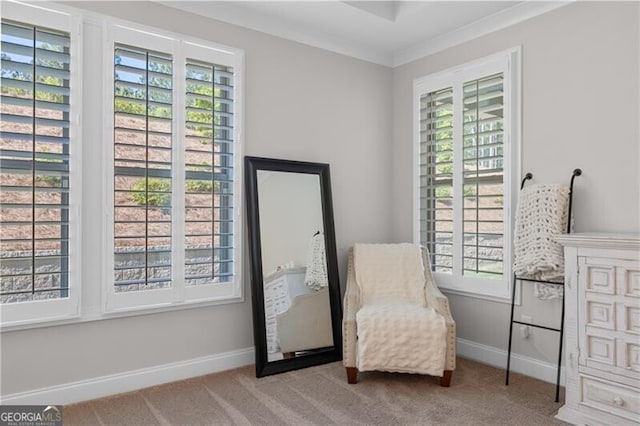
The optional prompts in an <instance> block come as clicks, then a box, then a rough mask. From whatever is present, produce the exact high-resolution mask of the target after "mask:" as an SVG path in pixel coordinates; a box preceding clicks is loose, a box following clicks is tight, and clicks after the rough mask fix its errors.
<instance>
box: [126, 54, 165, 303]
mask: <svg viewBox="0 0 640 426" xmlns="http://www.w3.org/2000/svg"><path fill="white" fill-rule="evenodd" d="M114 60H115V64H114V65H115V75H114V125H115V128H114V240H115V241H114V255H115V263H114V274H115V276H114V278H115V290H116V292H127V291H139V290H147V289H159V288H168V287H171V278H172V269H171V252H172V250H171V242H172V241H171V240H172V236H171V235H172V231H171V206H172V197H171V195H172V111H173V107H172V102H173V99H172V76H173V63H172V58H171V56H170V55H167V54H163V53H158V52H152V51H149V50H146V49H140V48H136V47H131V46H125V45H120V44H116V47H115V55H114Z"/></svg>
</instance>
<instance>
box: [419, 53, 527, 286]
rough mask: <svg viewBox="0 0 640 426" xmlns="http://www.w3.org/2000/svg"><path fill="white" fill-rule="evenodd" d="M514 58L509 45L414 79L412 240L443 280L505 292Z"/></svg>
mask: <svg viewBox="0 0 640 426" xmlns="http://www.w3.org/2000/svg"><path fill="white" fill-rule="evenodd" d="M518 64H519V51H518V50H517V49H514V50H511V51H508V52H505V53H501V54H497V55H494V56H491V57H488V58H485V59H483V60H478V61H476V62H473V63H470V64H466V65H463V66H461V67H458V68H455V69H452V70H450V71H445V72H442V73H438V74H436V75H433V76H427V77H423V78H421V79H418V80H416V81H415V83H414V93H415V105H416V115H415V117H416V123H415V126H416V127H415V128H416V143H417V149H416V151H415V152H416V156H417V158H416V160H415V164H416V168H415V170H416V176H415V182H416V189H415V194H416V210H415V216H414V217H415V221H414V233H415V240H416V242H419V243H420V244H422V245H424V246H426V247H427V248H428V249H429V252H430V255H431V257H430V260H431V267H432V269H433V271H434V273H435V274H436V276H437V278H436V279H438V283H439V285H441V286H442V287H444V288H449V289H452V290H459V291H462V292H466V293H475V294H481V295H485V296H496V297H502V298H506V297H508V296H509V288H510V287H509V285H508V282H509V278H508V277H509V276H510V271H511V265H510V257H511V229H512V227H513V212H514V211H515V208H514V207H515V206H514V200H515V199H516V197H515V196H514V195H513V191H514V188H517V184H516V185H514V184H513V182H514V181H515V180H517V166H518V153H517V152H518V150H517V148H518V110H519V93H518V90H519V85H518V81H519V74H518Z"/></svg>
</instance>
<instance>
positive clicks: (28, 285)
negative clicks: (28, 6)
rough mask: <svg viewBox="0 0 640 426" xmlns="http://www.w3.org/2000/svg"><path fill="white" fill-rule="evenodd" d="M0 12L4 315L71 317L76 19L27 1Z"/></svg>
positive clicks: (0, 286) (0, 292) (0, 284)
mask: <svg viewBox="0 0 640 426" xmlns="http://www.w3.org/2000/svg"><path fill="white" fill-rule="evenodd" d="M3 12H4V14H3V16H4V17H7V18H3V19H2V26H1V33H2V36H1V37H2V46H1V59H0V64H1V78H2V85H1V95H0V305H2V308H0V309H2V320H3V322H22V321H30V320H34V319H37V318H43V317H58V316H67V315H71V314H73V313H74V312H75V309H76V307H77V300H78V298H77V296H78V293H77V288H76V287H74V286H73V285H72V278H71V277H72V273H71V272H72V271H71V262H70V254H71V252H72V251H73V250H72V248H71V245H72V243H73V241H72V238H73V236H72V235H71V234H72V229H73V227H74V226H75V223H72V220H73V219H72V218H71V215H70V209H71V207H72V204H73V203H72V199H71V194H72V192H73V194H76V191H79V189H78V188H77V187H75V186H74V183H72V182H73V180H72V168H73V167H72V155H75V147H76V146H77V144H79V141H78V140H77V139H76V138H75V132H73V131H72V129H73V127H74V126H76V125H77V123H75V122H74V121H75V120H73V119H72V116H71V110H72V108H73V107H72V103H73V102H74V101H73V99H74V97H75V96H76V95H75V94H74V93H75V90H74V91H73V93H72V87H73V86H74V85H75V84H76V82H75V80H74V81H72V61H75V60H76V59H75V57H73V58H72V50H73V49H72V38H71V33H70V28H71V19H70V17H69V16H64V15H60V14H56V15H54V16H52V15H50V14H49V13H47V11H46V10H44V9H43V10H39V11H37V12H34V13H25V10H24V6H21V5H13V4H12V5H7V8H6V9H5V10H4V11H3ZM9 17H15V18H16V19H15V20H14V19H8V18H9ZM21 18H26V19H24V20H23V19H21ZM45 23H46V24H48V25H46V26H45V25H42V24H45ZM73 43H75V41H74V42H73ZM74 159H75V157H74ZM29 302H38V303H33V304H30V303H29Z"/></svg>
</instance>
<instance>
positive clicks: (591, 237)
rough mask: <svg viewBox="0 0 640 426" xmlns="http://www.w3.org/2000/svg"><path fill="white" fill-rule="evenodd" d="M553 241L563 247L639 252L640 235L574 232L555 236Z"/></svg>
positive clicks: (634, 233) (632, 233)
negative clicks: (602, 248)
mask: <svg viewBox="0 0 640 426" xmlns="http://www.w3.org/2000/svg"><path fill="white" fill-rule="evenodd" d="M554 239H555V240H556V241H557V242H559V243H560V244H562V245H565V246H574V247H611V248H623V249H636V250H640V233H638V232H576V233H573V234H563V235H557V236H555V237H554Z"/></svg>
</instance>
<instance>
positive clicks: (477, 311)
mask: <svg viewBox="0 0 640 426" xmlns="http://www.w3.org/2000/svg"><path fill="white" fill-rule="evenodd" d="M639 8H640V5H639V4H638V3H637V2H626V3H623V2H619V3H613V2H606V3H604V2H603V3H597V2H579V3H574V4H571V5H569V6H565V7H562V8H560V9H557V10H555V11H553V12H550V13H547V14H544V15H541V16H538V17H536V18H533V19H530V20H527V21H524V22H522V23H520V24H518V25H515V26H512V27H509V28H506V29H504V30H501V31H498V32H495V33H492V34H489V35H486V36H484V37H480V38H478V39H475V40H472V41H470V42H467V43H464V44H462V45H459V46H456V47H453V48H450V49H447V50H445V51H442V52H439V53H437V54H434V55H432V56H429V57H426V58H422V59H419V60H416V61H414V62H411V63H409V64H406V65H403V66H400V67H397V68H395V69H394V74H393V93H394V106H393V111H394V114H393V135H394V137H393V141H394V142H393V143H394V146H393V190H392V194H393V195H392V197H393V198H392V199H393V213H392V217H393V222H392V226H393V236H394V240H395V241H411V239H412V229H411V228H412V216H411V214H412V193H411V191H412V189H411V188H412V186H411V185H412V177H411V166H410V165H411V164H412V162H411V161H412V158H411V156H412V133H411V132H412V117H413V114H412V91H413V80H414V79H415V78H418V77H421V76H425V75H428V74H430V73H433V72H437V71H441V70H445V69H447V68H450V67H453V66H456V65H459V64H463V63H465V62H468V61H471V60H473V59H476V58H481V57H483V56H486V55H489V54H492V53H495V52H499V51H501V50H504V49H508V48H511V47H513V46H516V45H521V46H522V70H523V73H522V128H523V132H522V146H521V156H522V172H523V173H522V174H524V173H525V172H527V171H529V172H532V173H533V174H534V176H535V177H536V178H537V181H538V182H567V183H568V179H569V178H570V174H571V171H572V170H573V169H574V168H575V167H580V168H582V169H583V171H584V175H583V176H582V177H580V178H578V179H577V180H576V189H575V194H576V195H575V204H574V212H575V230H576V231H584V232H587V231H592V232H595V231H620V232H622V231H635V232H637V231H639V230H640V222H639V218H640V185H639V182H640V167H639V164H640V162H639V160H640V143H639V140H640V137H639V136H640V135H639V127H638V122H639V118H638V117H639V114H640V111H639V109H638V98H639V96H638V92H639V86H638V75H639V71H640V70H639V69H638V61H639V57H638V51H639V49H640V45H639V39H640V34H639V28H638V16H639ZM530 293H531V286H528V287H527V289H525V300H527V302H526V305H527V308H528V309H527V310H526V311H524V312H522V313H526V314H530V315H532V316H533V317H534V318H533V319H534V321H535V320H538V321H540V322H543V323H545V322H546V323H549V322H550V321H551V319H552V318H558V317H559V315H560V304H559V303H558V302H557V301H552V302H545V303H541V302H539V301H537V300H535V299H534V300H532V299H533V297H532V296H531V295H530ZM450 300H451V308H452V311H453V317H454V318H455V319H456V324H457V330H458V337H460V338H463V339H467V340H471V341H473V342H477V343H480V344H484V345H488V346H492V347H496V348H501V349H505V350H506V347H507V338H508V335H507V333H508V323H509V305H508V304H504V303H497V302H491V301H486V300H479V299H476V298H470V297H465V296H456V295H451V296H450ZM515 345H516V346H515V351H516V352H520V353H524V354H526V355H529V356H532V357H534V358H537V359H543V360H547V361H550V362H552V363H554V362H555V357H556V356H557V355H556V351H557V335H556V334H553V333H550V332H546V331H538V330H536V331H534V332H533V335H532V337H531V338H530V339H529V340H528V341H523V340H522V339H520V338H517V339H516V342H515Z"/></svg>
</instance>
